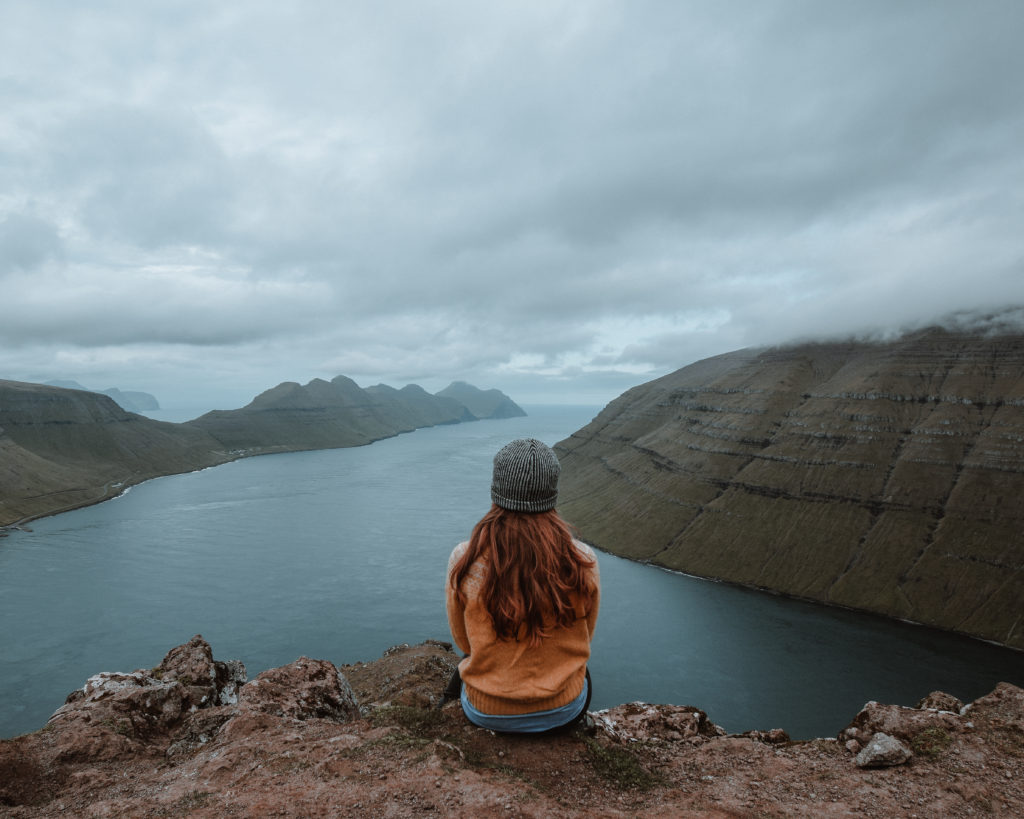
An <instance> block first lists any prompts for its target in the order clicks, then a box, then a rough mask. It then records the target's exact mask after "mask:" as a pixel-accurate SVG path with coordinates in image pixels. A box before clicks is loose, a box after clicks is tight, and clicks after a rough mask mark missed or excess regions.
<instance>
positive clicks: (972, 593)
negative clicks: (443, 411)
mask: <svg viewBox="0 0 1024 819" xmlns="http://www.w3.org/2000/svg"><path fill="white" fill-rule="evenodd" d="M556 451H557V452H558V454H559V458H560V460H561V463H562V481H561V487H560V497H559V500H560V504H559V508H560V510H561V511H562V513H563V514H564V515H565V516H566V517H567V518H568V519H569V520H570V521H572V522H573V523H574V524H575V525H576V526H577V527H578V529H579V530H580V532H581V534H582V536H583V537H584V538H585V539H587V540H589V541H590V542H592V543H594V544H595V545H597V546H599V547H601V548H602V549H606V550H608V551H611V552H614V553H616V554H619V555H622V556H625V557H629V558H633V559H637V560H643V561H649V562H652V563H655V564H658V565H662V566H666V567H668V568H672V569H677V570H680V571H684V572H687V573H691V574H695V575H700V576H703V577H710V578H716V579H722V580H726V581H730V582H734V583H739V584H743V585H747V586H753V587H759V588H766V589H772V590H775V591H779V592H783V593H785V594H789V595H794V596H797V597H802V598H807V599H811V600H817V601H821V602H825V603H830V604H836V605H841V606H847V607H851V608H857V609H864V610H869V611H874V612H879V613H882V614H886V615H889V616H893V617H898V618H903V619H907V620H912V621H916V622H920V623H926V624H928V625H932V626H937V627H940V628H944V629H950V630H954V631H959V632H963V633H966V634H971V635H975V636H978V637H984V638H986V639H989V640H993V641H996V642H999V643H1003V644H1005V645H1009V646H1013V647H1016V648H1024V610H1022V608H1021V601H1022V600H1024V505H1022V504H1021V502H1020V498H1021V497H1024V336H1021V335H1005V334H1004V335H999V336H979V335H969V334H962V333H952V332H947V331H944V330H939V329H933V330H928V331H923V332H920V333H917V334H914V335H911V336H907V337H905V338H902V339H900V340H898V341H895V342H892V343H887V344H868V343H855V342H849V343H835V344H814V345H805V346H799V347H789V348H777V349H768V350H742V351H739V352H735V353H729V354H727V355H723V356H718V357H716V358H711V359H707V360H705V361H701V362H698V363H696V364H693V365H691V366H689V367H685V368H683V369H682V370H679V371H677V372H675V373H672V374H671V375H668V376H665V377H664V378H661V379H658V380H656V381H652V382H650V383H648V384H644V385H642V386H640V387H637V388H635V389H633V390H631V391H629V392H627V393H626V394H624V395H623V396H621V397H620V398H618V399H617V400H616V401H614V402H612V403H611V404H609V405H608V407H606V408H605V409H604V411H602V412H601V413H600V415H598V416H597V418H596V419H595V420H594V421H593V422H592V423H591V424H590V425H588V426H587V427H585V428H583V429H581V430H579V431H578V432H576V433H574V434H573V435H572V436H571V437H570V438H569V439H567V440H565V441H562V442H561V443H560V444H558V445H557V447H556Z"/></svg>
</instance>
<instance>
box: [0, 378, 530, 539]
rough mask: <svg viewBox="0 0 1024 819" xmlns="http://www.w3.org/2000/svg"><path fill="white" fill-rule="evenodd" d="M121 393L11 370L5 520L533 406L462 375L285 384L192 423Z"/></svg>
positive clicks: (1, 460) (0, 485) (1, 397)
mask: <svg viewBox="0 0 1024 819" xmlns="http://www.w3.org/2000/svg"><path fill="white" fill-rule="evenodd" d="M114 392H118V393H119V391H117V390H114ZM108 393H109V391H108ZM121 395H122V396H123V395H129V396H134V395H136V394H135V393H121ZM142 395H145V393H142ZM115 398H116V396H112V395H109V394H103V393H99V392H93V391H90V390H85V389H80V388H78V387H73V388H68V387H65V386H53V385H47V384H29V383H25V382H19V381H4V380H0V527H2V526H11V525H14V524H18V523H23V522H25V521H28V520H31V519H32V518H37V517H42V516H44V515H51V514H55V513H57V512H63V511H67V510H69V509H74V508H77V507H80V506H86V505H88V504H92V503H98V502H100V501H103V500H106V499H107V498H111V497H115V496H117V495H118V494H120V493H121V492H123V491H124V490H125V488H127V487H128V486H131V485H133V484H137V483H141V482H142V481H144V480H148V479H150V478H155V477H158V476H160V475H171V474H175V473H180V472H190V471H193V470H196V469H202V468H205V467H209V466H215V465H217V464H222V463H225V462H227V461H231V460H235V459H237V458H243V457H247V456H252V455H262V454H267V453H272V452H292V451H298V450H309V449H327V448H334V447H349V446H361V445H363V444H369V443H371V442H373V441H376V440H380V439H381V438H389V437H392V436H394V435H398V434H400V433H403V432H411V431H412V430H414V429H419V428H422V427H431V426H437V425H439V424H457V423H463V422H467V421H476V420H484V419H492V418H511V417H515V416H523V415H526V413H525V412H524V411H523V410H522V408H520V407H519V406H518V405H517V404H516V403H515V402H514V401H512V399H511V398H509V397H508V396H506V395H505V394H504V393H502V392H501V391H499V390H481V389H478V388H477V387H474V386H472V385H470V384H466V383H465V382H462V381H456V382H454V383H452V384H450V385H449V386H448V387H446V388H445V389H444V390H441V391H440V392H438V393H436V394H433V395H432V394H430V393H428V392H427V391H426V390H424V389H423V388H422V387H419V386H417V385H415V384H410V385H408V386H406V387H403V388H402V389H394V388H393V387H389V386H387V385H384V384H378V385H376V386H372V387H367V388H366V389H362V388H360V387H359V386H358V385H357V384H356V383H355V382H354V381H353V380H352V379H350V378H346V377H345V376H343V375H339V376H338V377H337V378H334V379H332V380H331V381H324V380H322V379H319V378H317V379H314V380H312V381H310V382H309V383H308V384H306V385H304V386H303V385H300V384H298V383H295V382H285V383H283V384H278V385H277V386H276V387H274V388H272V389H269V390H267V391H266V392H263V393H261V394H260V395H258V396H256V397H255V398H254V399H253V400H252V401H251V402H250V403H249V404H248V405H246V406H245V407H242V408H241V409H236V410H214V411H213V412H208V413H206V414H205V415H203V416H201V417H199V418H196V419H194V420H192V421H187V422H185V423H183V424H172V423H168V422H165V421H155V420H152V419H150V418H146V417H144V416H142V415H139V414H137V413H135V412H130V411H128V410H126V409H124V408H123V405H119V402H118V401H116V400H115ZM154 400H155V399H154Z"/></svg>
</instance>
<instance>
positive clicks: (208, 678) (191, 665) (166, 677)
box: [48, 634, 245, 761]
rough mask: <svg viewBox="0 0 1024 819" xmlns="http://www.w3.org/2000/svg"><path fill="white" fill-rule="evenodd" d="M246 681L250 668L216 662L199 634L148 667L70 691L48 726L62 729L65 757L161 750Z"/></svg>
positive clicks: (100, 677) (99, 677) (59, 738)
mask: <svg viewBox="0 0 1024 819" xmlns="http://www.w3.org/2000/svg"><path fill="white" fill-rule="evenodd" d="M244 682H245V666H244V665H243V664H242V663H240V662H237V661H233V662H230V663H223V662H217V661H214V659H213V653H212V651H211V649H210V645H209V643H207V642H206V641H205V640H204V639H203V638H202V636H201V635H198V634H197V635H196V636H195V637H193V638H192V639H191V640H190V641H189V642H187V643H185V644H183V645H180V646H177V647H175V648H173V649H171V650H170V651H169V652H168V653H167V655H166V656H165V657H164V659H163V661H162V662H161V663H160V665H158V666H156V667H155V668H153V669H150V670H148V671H147V670H145V669H139V670H136V671H132V672H130V673H125V672H118V671H105V672H102V673H100V674H95V675H93V676H92V677H90V678H89V679H88V680H86V683H85V685H84V686H82V688H81V689H79V690H77V691H73V692H72V693H71V694H69V695H68V698H67V700H66V701H65V704H64V705H63V706H62V707H61V708H59V709H57V711H56V712H54V714H53V716H51V717H50V719H49V721H48V726H50V727H51V728H55V729H58V730H57V732H56V744H57V746H58V748H59V757H60V758H61V759H64V760H68V761H70V760H74V759H83V760H84V759H92V760H96V759H104V760H105V759H115V758H117V757H119V756H121V755H123V754H126V753H148V752H159V751H162V750H163V746H164V745H165V744H166V742H167V741H168V739H169V738H170V736H171V735H172V734H174V733H175V732H176V731H178V730H179V729H180V728H181V727H182V726H183V724H184V723H185V721H186V720H187V719H188V717H189V716H190V715H192V714H194V713H195V712H197V711H198V710H200V709H204V708H209V707H212V706H214V705H219V704H221V703H222V702H230V701H232V700H233V699H234V698H235V696H236V693H235V692H236V691H237V690H238V687H239V685H241V684H243V683H244Z"/></svg>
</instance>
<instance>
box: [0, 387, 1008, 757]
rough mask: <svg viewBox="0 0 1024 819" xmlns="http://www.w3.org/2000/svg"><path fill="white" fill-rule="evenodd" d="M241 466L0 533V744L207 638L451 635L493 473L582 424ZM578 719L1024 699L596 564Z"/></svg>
mask: <svg viewBox="0 0 1024 819" xmlns="http://www.w3.org/2000/svg"><path fill="white" fill-rule="evenodd" d="M526 409H527V411H528V412H529V416H528V417H526V418H514V419H508V420H501V421H480V422H476V423H469V424H459V425H454V426H445V427H435V428H432V429H424V430H418V431H416V432H414V433H410V434H407V435H400V436H398V437H396V438H391V439H387V440H384V441H378V442H376V443H374V444H372V445H370V446H365V447H357V448H351V449H335V450H322V451H317V452H303V453H290V454H283V455H270V456H263V457H259V458H250V459H247V460H242V461H237V462H234V463H230V464H225V465H224V466H219V467H216V468H214V469H208V470H204V471H201V472H195V473H192V474H188V475H176V476H170V477H166V478H160V479H157V480H153V481H149V482H148V483H145V484H142V485H140V486H137V487H134V488H133V489H132V490H131V491H130V492H128V493H127V494H126V495H124V496H122V497H120V498H118V499H116V500H113V501H108V502H107V503H103V504H100V505H98V506H93V507H89V508H86V509H80V510H77V511H74V512H69V513H65V514H62V515H57V516H55V517H51V518H46V519H43V520H38V521H35V522H34V523H33V524H31V528H32V530H33V531H32V532H15V533H14V534H12V535H11V536H9V537H7V538H3V539H0V736H3V737H7V736H13V735H15V734H18V733H22V732H26V731H31V730H36V729H38V728H40V727H42V725H43V724H44V723H45V722H46V719H47V717H48V716H49V715H50V714H51V713H52V712H53V711H54V710H55V709H56V708H58V707H59V706H60V705H61V704H62V703H63V701H64V698H65V696H66V695H67V694H68V693H69V692H70V691H71V690H72V689H74V688H77V687H80V686H81V685H82V684H83V683H84V682H85V680H86V678H87V677H88V676H89V675H91V674H94V673H96V672H98V671H112V670H120V671H130V670H133V669H136V668H143V667H145V668H148V667H151V666H154V665H156V664H157V663H159V662H160V660H161V659H162V657H163V655H164V653H165V652H166V651H167V650H168V649H170V648H171V647H173V646H175V645H178V644H179V643H182V642H185V641H186V640H188V639H189V638H190V637H191V636H192V635H193V634H197V633H201V634H202V635H203V636H204V637H205V638H206V639H207V640H208V641H209V642H210V644H211V645H212V646H213V651H214V656H215V657H216V658H217V659H222V660H229V659H240V660H242V661H243V662H244V663H245V664H246V666H247V668H248V671H249V676H250V678H251V677H253V676H255V675H256V673H258V672H259V671H261V670H263V669H265V668H269V667H273V666H277V665H282V664H285V663H288V662H291V661H293V660H295V659H296V658H298V657H299V656H301V655H306V656H309V657H316V658H323V659H328V660H331V661H332V662H334V663H336V664H339V665H340V664H343V663H352V662H357V661H367V660H373V659H375V658H377V657H379V656H380V655H381V653H382V652H383V651H384V650H385V649H387V648H388V647H389V646H392V645H395V644H398V643H403V642H408V643H415V642H419V641H421V640H425V639H428V638H434V639H442V640H448V639H450V637H449V634H448V627H447V622H446V619H445V613H444V597H443V586H444V576H445V567H446V562H447V558H448V554H449V552H450V550H451V548H452V547H453V546H454V545H455V543H456V542H458V541H459V540H462V539H465V538H466V537H467V536H468V534H469V531H470V529H471V528H472V526H473V524H474V523H475V522H476V520H477V519H479V517H480V516H481V515H482V514H483V513H484V512H485V511H486V510H487V509H488V508H489V505H490V499H489V482H490V467H491V458H492V457H493V455H494V453H495V452H496V451H497V450H498V449H499V448H500V447H501V446H502V445H504V444H505V443H506V442H508V441H509V440H512V439H513V438H517V437H525V436H532V437H536V438H540V439H541V440H544V441H546V442H547V443H549V444H553V443H555V442H556V441H558V440H561V439H562V438H565V437H567V436H568V435H569V434H570V433H571V432H572V431H573V430H575V429H578V428H579V427H581V426H583V425H584V424H586V423H587V422H588V421H589V420H590V419H591V418H592V417H593V415H595V414H596V412H597V408H588V407H527V408H526ZM600 566H601V576H602V587H603V589H602V591H603V600H602V607H601V614H600V617H599V621H598V630H597V637H596V639H595V643H594V647H593V650H594V655H593V658H592V663H591V670H592V673H593V678H594V699H593V702H592V708H595V709H597V708H603V707H608V706H611V705H615V704H618V703H623V702H629V701H633V700H644V701H647V702H661V703H675V704H680V705H682V704H687V705H693V706H696V707H698V708H701V709H703V710H705V711H707V712H708V715H709V716H710V717H711V719H712V720H714V721H715V722H717V723H718V724H720V725H722V726H724V727H725V728H726V729H728V730H730V731H745V730H748V729H751V728H762V729H768V728H775V727H781V728H785V729H786V730H787V731H789V732H790V734H791V735H792V736H793V737H795V738H808V737H814V736H828V735H834V734H835V733H836V732H838V731H839V730H840V729H842V728H843V727H844V726H845V725H846V724H847V722H848V721H849V720H850V718H852V717H853V715H854V714H856V712H857V711H858V710H859V708H860V707H861V706H862V705H863V704H864V702H866V701H867V700H870V699H875V700H879V701H881V702H891V703H900V704H904V705H913V704H914V703H916V702H917V700H918V699H920V698H921V697H923V696H924V695H926V694H928V693H929V692H930V691H933V690H936V689H941V690H944V691H947V692H949V693H952V694H955V695H956V696H958V697H960V698H961V699H964V700H968V699H973V698H975V697H977V696H980V695H981V694H985V693H987V692H989V691H990V690H991V689H992V688H993V687H994V685H995V684H996V683H997V682H999V681H1000V680H1005V681H1008V682H1013V683H1015V684H1017V685H1024V654H1021V653H1019V652H1013V651H1010V650H1008V649H1002V648H999V647H996V646H992V645H988V644H985V643H982V642H980V641H976V640H971V639H968V638H964V637H958V636H956V635H951V634H946V633H942V632H938V631H934V630H931V629H925V628H921V627H917V626H912V625H908V624H902V623H897V622H893V621H889V620H885V619H883V618H880V617H874V616H871V615H863V614H857V613H853V612H848V611H842V610H838V609H830V608H827V607H823V606H817V605H813V604H809V603H803V602H799V601H793V600H788V599H784V598H781V597H778V596H774V595H770V594H765V593H762V592H756V591H750V590H745V589H739V588H734V587H731V586H727V585H724V584H718V583H710V582H707V581H703V580H698V579H695V578H691V577H686V576H683V575H679V574H672V573H668V572H665V571H661V570H659V569H656V568H653V567H650V566H644V565H640V564H637V563H631V562H629V561H626V560H622V559H620V558H616V557H614V556H612V555H608V554H604V553H601V554H600Z"/></svg>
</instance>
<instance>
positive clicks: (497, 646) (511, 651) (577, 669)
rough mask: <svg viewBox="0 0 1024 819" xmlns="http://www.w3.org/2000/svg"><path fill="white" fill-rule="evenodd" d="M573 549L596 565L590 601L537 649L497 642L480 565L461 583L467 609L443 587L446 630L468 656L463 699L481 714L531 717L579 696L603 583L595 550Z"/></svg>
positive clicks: (579, 605)
mask: <svg viewBox="0 0 1024 819" xmlns="http://www.w3.org/2000/svg"><path fill="white" fill-rule="evenodd" d="M575 544H576V548H577V549H579V550H580V551H581V552H582V553H583V554H584V555H586V556H587V557H588V558H590V559H591V560H593V561H594V568H593V569H591V570H590V572H591V578H592V579H593V581H594V595H593V597H592V598H591V599H589V600H581V601H579V602H578V603H577V618H578V619H577V620H576V622H575V623H573V625H572V626H570V627H569V628H559V629H556V630H555V631H553V632H552V633H551V634H550V635H548V636H547V637H546V638H544V640H543V641H542V642H541V644H540V645H539V646H536V647H533V648H531V647H530V646H529V645H528V644H527V643H526V642H520V641H516V640H499V639H498V638H497V635H496V634H495V633H494V624H493V622H492V620H491V615H490V613H488V611H487V610H486V609H485V608H484V607H483V605H482V604H481V603H480V600H479V595H478V591H479V588H480V583H481V582H482V580H483V569H482V567H481V566H480V563H479V562H477V563H475V564H473V566H472V568H471V569H470V571H469V574H467V575H466V577H465V579H464V580H463V581H462V590H463V593H464V594H465V596H466V605H465V606H462V605H460V604H459V601H458V599H457V598H456V596H455V591H454V590H453V589H452V587H451V583H450V582H448V583H446V584H445V587H446V590H447V595H446V596H447V603H448V627H449V628H450V629H451V632H452V637H454V638H455V644H456V645H457V646H458V647H459V648H460V649H462V651H463V653H465V654H468V655H469V656H468V657H466V658H465V659H463V660H462V662H461V663H459V673H460V674H461V675H462V683H463V685H464V686H465V689H466V696H467V697H468V699H469V701H470V703H472V705H473V707H474V708H476V709H477V710H478V711H480V712H482V713H484V714H529V713H533V712H534V711H547V710H548V709H551V708H558V707H559V706H562V705H566V704H568V703H570V702H572V701H573V700H574V699H576V697H578V696H579V695H580V692H581V691H583V677H584V674H585V673H586V668H587V660H588V659H589V658H590V640H591V638H592V637H593V635H594V626H595V625H596V624H597V609H598V606H599V604H600V597H601V592H600V588H601V579H600V574H599V572H598V568H597V558H596V556H595V555H594V551H593V549H591V548H590V547H589V546H587V545H586V544H585V543H581V542H579V541H575ZM468 546H469V544H468V543H460V544H459V545H458V546H456V547H455V549H454V551H452V554H451V557H450V558H449V559H448V577H451V570H452V566H454V565H455V561H456V560H458V559H459V557H461V556H462V554H463V553H464V552H465V550H466V548H467V547H468Z"/></svg>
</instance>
